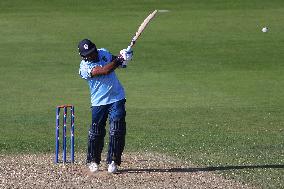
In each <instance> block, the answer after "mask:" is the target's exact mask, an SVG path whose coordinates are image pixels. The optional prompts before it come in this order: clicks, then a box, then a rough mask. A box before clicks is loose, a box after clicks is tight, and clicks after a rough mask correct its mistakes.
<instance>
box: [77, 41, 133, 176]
mask: <svg viewBox="0 0 284 189" xmlns="http://www.w3.org/2000/svg"><path fill="white" fill-rule="evenodd" d="M78 50H79V54H80V56H81V58H82V60H81V64H80V68H79V74H80V76H81V77H82V78H83V79H85V80H86V81H87V83H88V85H89V88H90V96H91V105H92V107H91V109H92V124H91V126H90V129H89V134H88V150H87V163H88V164H89V169H90V171H91V172H96V171H98V170H99V165H100V162H101V153H102V150H103V147H104V137H105V135H106V122H107V119H109V127H110V129H109V140H110V141H109V146H108V153H107V163H108V172H110V173H115V172H117V170H118V168H117V167H118V166H119V165H120V164H121V156H122V152H123V150H124V146H125V135H126V122H125V116H126V111H125V102H126V99H125V92H124V88H123V86H122V85H121V83H120V82H119V80H118V78H117V76H116V74H115V69H116V68H118V67H121V66H126V65H127V63H128V62H129V61H130V60H131V59H132V56H133V51H132V50H126V49H123V50H121V51H120V54H119V55H118V56H114V55H112V54H111V53H110V52H109V51H107V50H106V49H104V48H100V49H97V47H96V45H95V44H94V43H93V42H92V41H90V40H89V39H83V40H82V41H80V42H79V44H78Z"/></svg>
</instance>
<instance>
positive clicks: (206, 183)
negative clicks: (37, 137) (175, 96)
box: [0, 153, 252, 189]
mask: <svg viewBox="0 0 284 189" xmlns="http://www.w3.org/2000/svg"><path fill="white" fill-rule="evenodd" d="M76 155H77V156H76V160H77V161H76V163H75V164H73V165H72V164H57V165H55V164H54V163H53V155H52V154H49V155H39V154H37V155H17V156H15V155H13V156H12V155H11V156H7V155H5V156H4V155H0V164H1V167H0V188H131V189H132V188H252V187H250V186H248V185H245V184H242V183H239V182H236V181H233V180H227V179H224V178H223V177H221V176H220V175H217V174H214V173H213V172H210V171H200V170H199V169H198V168H197V167H196V166H193V165H192V164H190V163H189V162H181V161H180V160H177V159H175V158H171V157H167V156H164V155H161V154H153V153H143V154H141V153H127V154H125V155H124V156H123V163H122V165H121V167H120V171H119V172H118V173H117V174H108V173H107V170H106V169H107V166H106V164H105V162H102V164H101V167H100V171H99V172H97V173H94V174H91V173H90V172H89V171H88V169H87V166H86V164H85V156H84V154H80V155H78V154H76Z"/></svg>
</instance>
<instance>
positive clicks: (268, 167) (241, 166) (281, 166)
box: [119, 165, 284, 173]
mask: <svg viewBox="0 0 284 189" xmlns="http://www.w3.org/2000/svg"><path fill="white" fill-rule="evenodd" d="M283 168H284V165H240V166H218V167H203V168H169V169H155V168H153V169H124V170H119V173H152V172H160V173H161V172H169V173H171V172H180V173H182V172H209V171H227V170H240V169H283Z"/></svg>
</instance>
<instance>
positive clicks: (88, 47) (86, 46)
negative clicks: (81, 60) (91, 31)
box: [78, 39, 97, 57]
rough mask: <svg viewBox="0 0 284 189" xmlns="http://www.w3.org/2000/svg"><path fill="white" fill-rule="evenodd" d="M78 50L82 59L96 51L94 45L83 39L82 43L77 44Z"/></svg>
mask: <svg viewBox="0 0 284 189" xmlns="http://www.w3.org/2000/svg"><path fill="white" fill-rule="evenodd" d="M78 50H79V54H80V55H81V56H82V57H86V56H88V55H89V54H91V53H93V52H95V51H97V47H96V45H95V44H94V43H93V42H92V41H91V40H89V39H83V40H82V41H80V42H79V44H78Z"/></svg>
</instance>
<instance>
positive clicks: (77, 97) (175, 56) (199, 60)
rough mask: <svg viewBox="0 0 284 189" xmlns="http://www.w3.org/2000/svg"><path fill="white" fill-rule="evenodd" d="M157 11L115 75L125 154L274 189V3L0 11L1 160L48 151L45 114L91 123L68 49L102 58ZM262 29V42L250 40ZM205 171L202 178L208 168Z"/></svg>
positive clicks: (168, 0) (182, 1) (40, 4)
mask: <svg viewBox="0 0 284 189" xmlns="http://www.w3.org/2000/svg"><path fill="white" fill-rule="evenodd" d="M154 9H160V10H168V12H166V11H162V12H160V13H158V16H157V17H156V18H155V20H154V21H153V22H152V23H151V24H150V25H149V27H148V28H147V29H146V31H145V32H144V33H143V34H142V37H141V38H140V39H139V41H138V42H137V45H136V46H135V48H134V58H133V60H132V62H131V63H130V64H129V66H128V68H127V69H120V70H117V71H116V73H117V75H118V77H119V79H120V80H121V82H122V83H123V85H124V87H125V90H126V94H127V143H126V152H127V151H142V152H143V151H155V152H160V153H166V154H169V155H171V156H177V157H178V158H181V159H184V160H185V161H191V162H192V163H194V164H196V165H198V166H200V167H209V168H211V170H216V173H220V174H222V175H224V176H225V177H227V178H230V179H236V180H240V181H242V182H245V183H249V184H252V185H254V186H257V187H261V188H282V187H284V177H283V175H284V169H283V167H284V87H283V86H284V62H283V60H284V53H283V49H284V32H283V31H284V25H283V20H284V14H283V12H284V1H282V0H270V1H267V0H250V1H247V0H238V1H235V0H203V1H200V0H177V1H172V0H163V1H162V0H160V1H158V0H155V1H150V0H143V1H141V0H123V1H115V0H110V1H102V0H97V1H91V0H89V1H75V0H72V1H67V0H61V1H55V0H54V1H53V0H52V1H44V0H26V1H21V0H13V1H0V28H1V30H0V42H1V45H0V87H1V92H0V96H1V99H0V119H1V122H0V130H1V131H0V152H1V154H10V153H53V151H54V137H55V136H54V128H55V107H56V106H57V105H60V104H66V103H70V104H74V105H75V108H76V129H75V132H76V134H75V137H76V138H75V140H76V152H80V151H81V152H83V151H85V150H86V143H87V133H88V128H89V125H90V119H91V115H90V99H89V89H88V86H87V83H86V82H85V81H84V80H82V79H81V78H80V77H79V75H78V67H79V62H80V57H79V56H78V52H77V44H78V42H79V41H80V40H81V39H83V38H90V39H92V40H93V41H94V42H96V44H97V46H98V47H105V48H107V49H108V50H109V51H110V52H112V53H113V54H117V53H118V52H119V50H121V49H122V48H126V47H127V45H128V43H129V41H130V40H131V37H132V35H133V34H134V33H135V31H136V29H137V27H138V26H139V24H140V23H141V22H142V21H143V19H144V18H145V16H147V15H148V14H149V13H150V12H151V11H153V10H154ZM264 26H268V27H269V31H268V32H267V33H263V32H261V28H262V27H264ZM209 170H210V169H209Z"/></svg>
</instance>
